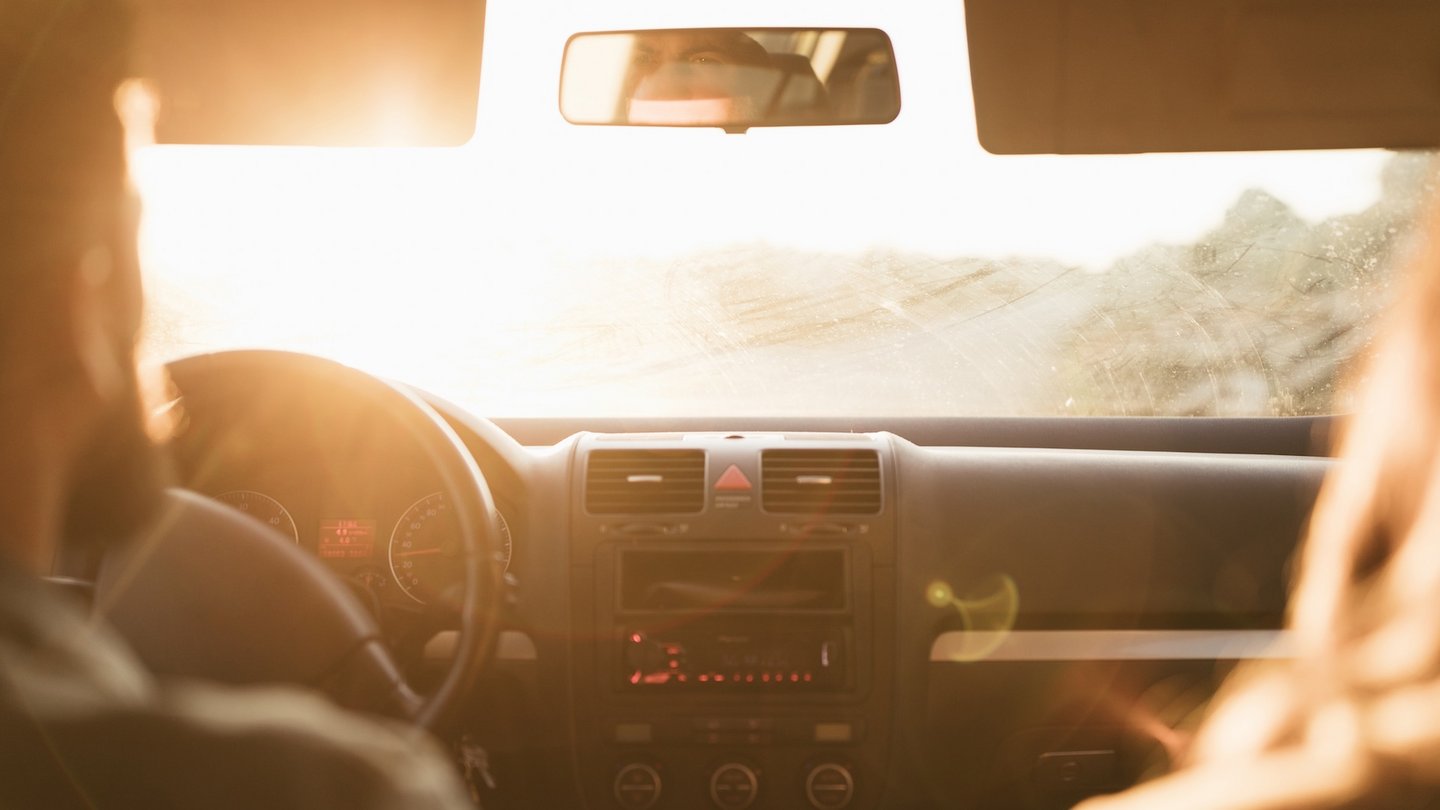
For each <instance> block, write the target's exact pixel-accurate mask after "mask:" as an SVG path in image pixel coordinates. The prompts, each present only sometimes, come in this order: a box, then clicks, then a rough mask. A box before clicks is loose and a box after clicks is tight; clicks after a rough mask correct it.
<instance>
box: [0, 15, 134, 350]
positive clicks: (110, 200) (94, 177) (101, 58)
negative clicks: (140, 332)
mask: <svg viewBox="0 0 1440 810" xmlns="http://www.w3.org/2000/svg"><path fill="white" fill-rule="evenodd" d="M129 34H130V32H129V26H128V16H127V14H126V10H125V9H124V8H122V7H121V5H120V0H0V290H3V293H0V357H4V354H3V350H4V349H5V343H6V342H7V337H8V338H14V337H15V336H14V335H7V331H8V330H6V329H5V326H4V324H7V323H11V322H12V321H13V320H14V318H13V317H12V316H13V315H14V313H15V312H16V309H15V308H17V307H25V306H27V302H29V301H30V299H31V298H32V297H33V293H34V291H35V289H36V285H39V284H43V283H45V282H46V281H47V280H54V279H55V278H56V277H57V276H59V275H60V272H59V271H61V270H62V269H64V268H66V267H70V268H73V267H74V266H75V265H76V263H77V262H78V260H79V258H80V256H82V255H83V254H84V252H85V251H86V250H87V249H89V248H90V247H92V246H94V245H96V244H97V243H101V242H105V243H108V242H109V240H111V239H112V238H113V237H114V236H115V234H116V233H117V229H121V228H124V227H127V224H126V223H127V221H128V215H127V212H126V211H125V206H126V196H125V177H126V174H125V146H124V136H123V130H122V128H121V124H120V120H119V116H118V115H117V113H116V110H115V105H114V96H115V92H116V88H117V87H118V86H119V85H120V84H121V83H122V82H123V80H124V79H125V78H127V76H128V74H129V72H130V71H129V64H128V58H127V54H128V43H129Z"/></svg>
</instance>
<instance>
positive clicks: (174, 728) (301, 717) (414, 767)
mask: <svg viewBox="0 0 1440 810" xmlns="http://www.w3.org/2000/svg"><path fill="white" fill-rule="evenodd" d="M0 762H3V768H0V771H3V777H4V778H3V779H0V806H6V807H9V806H47V807H63V806H68V805H73V806H77V807H84V806H127V807H128V806H145V807H191V806H205V807H212V808H224V807H237V808H238V807H272V808H288V807H296V808H300V807H305V808H323V807H347V808H390V807H406V808H429V807H465V806H468V802H467V801H466V799H465V797H464V793H463V791H462V789H461V787H460V785H459V781H458V779H457V778H456V776H455V772H454V769H453V767H452V766H451V765H450V764H449V762H448V761H447V759H446V758H445V756H444V755H443V752H442V751H441V750H440V749H439V747H438V745H437V744H436V743H435V742H434V741H433V740H432V739H431V738H430V737H428V735H426V734H425V733H424V732H420V731H418V730H415V729H412V728H410V727H408V726H402V725H398V724H394V723H389V722H386V721H383V720H379V719H372V718H367V717H362V716H359V715H355V714H352V713H349V712H346V711H343V710H341V709H339V708H337V707H335V706H334V705H333V704H330V703H329V702H327V701H326V700H325V699H323V698H321V697H319V696H317V695H312V694H308V693H305V692H303V691H300V690H297V689H293V688H280V687H276V688H229V687H223V686H214V685H209V684H186V683H173V684H160V683H156V682H155V681H154V680H153V679H152V678H151V677H150V676H149V674H148V673H146V672H145V670H144V669H143V668H142V667H141V666H140V665H139V664H137V663H136V662H135V660H134V657H133V656H132V655H131V654H130V653H129V650H128V648H126V647H125V645H124V644H123V642H121V641H120V640H119V639H118V638H117V637H116V636H115V635H114V634H113V633H111V632H109V631H108V630H107V629H106V628H105V627H104V626H103V624H100V623H97V622H95V621H93V620H91V619H90V618H89V617H88V616H86V615H85V614H84V612H83V611H81V610H79V609H78V607H77V606H75V605H72V604H70V603H68V601H67V600H65V599H63V598H60V597H56V596H53V595H51V594H50V593H48V591H47V590H46V588H45V586H44V584H43V583H40V582H39V581H36V580H31V581H29V582H26V581H24V579H23V578H21V579H17V578H14V577H7V576H5V575H3V574H0Z"/></svg>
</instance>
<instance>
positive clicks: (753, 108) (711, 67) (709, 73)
mask: <svg viewBox="0 0 1440 810" xmlns="http://www.w3.org/2000/svg"><path fill="white" fill-rule="evenodd" d="M780 78H781V72H780V71H779V70H778V69H776V68H775V67H774V66H773V65H772V64H771V59H770V54H769V53H767V52H766V50H765V48H764V47H763V46H762V45H761V44H760V43H759V42H756V41H755V40H754V39H752V38H751V37H749V36H747V35H746V34H745V33H744V32H741V31H654V32H645V33H641V34H637V35H636V36H635V44H634V46H633V48H632V51H631V62H630V74H629V80H628V82H627V86H628V92H627V93H626V94H625V95H626V98H627V99H629V106H628V109H627V117H628V120H629V121H630V123H635V124H691V125H693V124H702V125H721V124H725V123H728V122H741V121H751V120H755V119H756V118H758V117H762V116H763V113H764V112H765V109H766V106H767V100H768V99H769V98H770V97H771V96H773V95H774V92H775V88H776V87H777V85H778V83H779V79H780Z"/></svg>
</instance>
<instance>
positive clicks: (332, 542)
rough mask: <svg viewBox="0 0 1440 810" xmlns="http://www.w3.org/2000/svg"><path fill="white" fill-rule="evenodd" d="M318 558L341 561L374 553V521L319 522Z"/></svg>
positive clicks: (350, 519)
mask: <svg viewBox="0 0 1440 810" xmlns="http://www.w3.org/2000/svg"><path fill="white" fill-rule="evenodd" d="M319 553H320V557H321V558H323V559H331V560H341V559H357V558H361V557H369V556H371V555H373V554H374V553H375V521H373V520H356V519H353V518H337V519H335V520H322V521H320V545H319Z"/></svg>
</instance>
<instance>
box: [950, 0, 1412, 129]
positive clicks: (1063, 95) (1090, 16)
mask: <svg viewBox="0 0 1440 810" xmlns="http://www.w3.org/2000/svg"><path fill="white" fill-rule="evenodd" d="M966 25H967V30H968V36H969V45H970V69H971V81H972V84H973V87H974V93H975V115H976V125H977V130H978V134H979V138H980V143H981V144H982V145H983V146H984V147H985V148H986V149H987V150H988V151H990V152H992V153H995V154H1118V153H1131V152H1201V151H1231V150H1263V149H1334V148H1346V147H1389V148H1423V147H1433V146H1440V47H1437V43H1440V3H1436V2H1434V1H1433V0H967V2H966Z"/></svg>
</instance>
